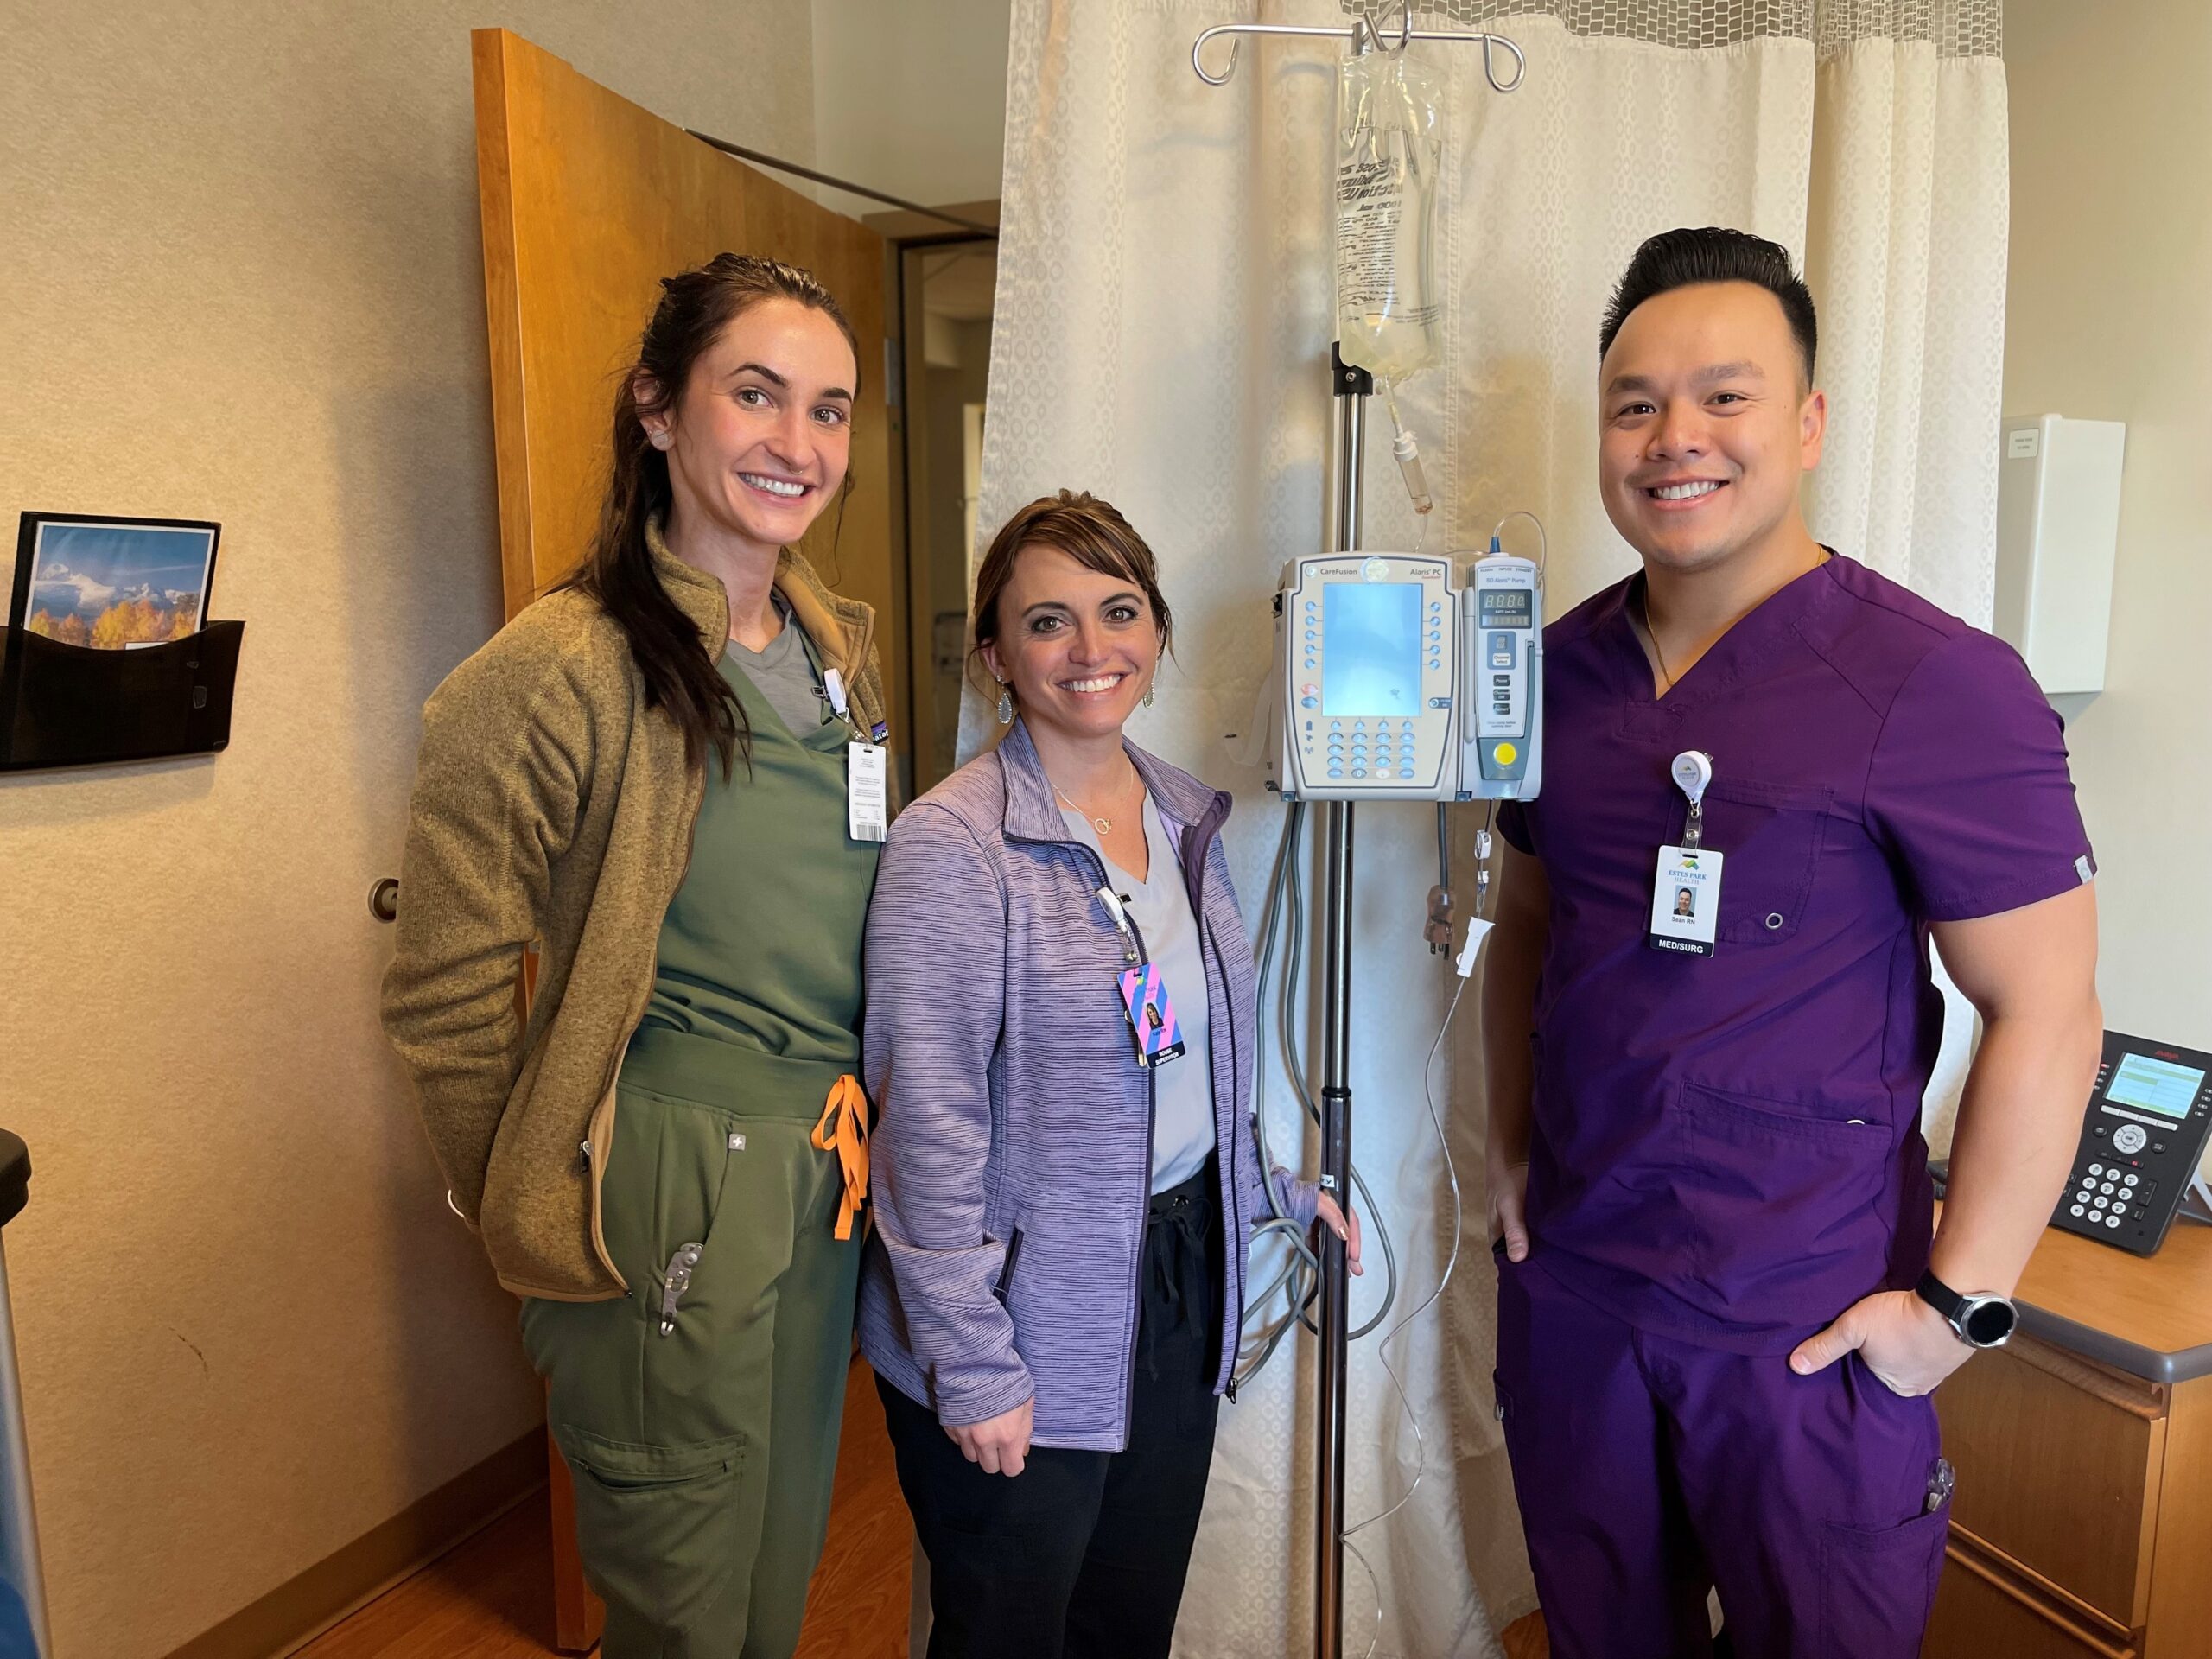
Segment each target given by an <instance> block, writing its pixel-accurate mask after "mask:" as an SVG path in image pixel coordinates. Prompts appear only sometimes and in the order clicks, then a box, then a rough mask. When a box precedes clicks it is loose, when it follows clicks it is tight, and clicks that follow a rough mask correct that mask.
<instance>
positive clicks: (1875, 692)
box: [1499, 556, 2094, 1354]
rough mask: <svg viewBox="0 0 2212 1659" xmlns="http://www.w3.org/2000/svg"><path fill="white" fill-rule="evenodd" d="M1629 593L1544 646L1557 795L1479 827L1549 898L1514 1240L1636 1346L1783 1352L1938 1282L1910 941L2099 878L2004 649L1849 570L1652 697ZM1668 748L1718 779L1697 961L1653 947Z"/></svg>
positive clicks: (1921, 1014)
mask: <svg viewBox="0 0 2212 1659" xmlns="http://www.w3.org/2000/svg"><path fill="white" fill-rule="evenodd" d="M1642 582H1643V578H1642V577H1641V576H1640V575H1638V576H1634V577H1630V579H1629V580H1628V581H1625V582H1620V583H1618V584H1617V585H1616V586H1614V587H1611V588H1607V589H1606V590H1605V592H1603V593H1601V594H1598V595H1597V596H1596V597H1595V598H1593V599H1591V600H1590V601H1587V602H1586V603H1585V604H1583V605H1581V606H1579V607H1576V608H1575V609H1574V610H1573V611H1572V612H1570V613H1568V614H1567V615H1566V616H1565V617H1562V618H1561V619H1560V620H1559V621H1557V622H1555V623H1554V624H1553V625H1552V626H1550V627H1549V628H1548V629H1547V630H1546V631H1545V634H1544V653H1545V658H1544V667H1545V683H1544V720H1545V726H1546V741H1547V743H1548V746H1549V750H1550V753H1549V754H1548V758H1547V762H1546V765H1545V768H1544V773H1545V775H1544V789H1543V793H1542V796H1541V798H1539V799H1537V800H1535V801H1533V802H1529V803H1528V804H1525V805H1508V806H1507V807H1506V809H1505V810H1504V811H1503V812H1502V813H1501V814H1500V815H1499V826H1500V829H1502V831H1503V834H1504V835H1505V836H1506V838H1507V839H1508V840H1509V841H1510V842H1512V843H1513V844H1514V845H1515V846H1516V847H1517V848H1519V849H1521V850H1522V851H1523V852H1525V853H1532V854H1534V855H1535V856H1536V857H1537V858H1539V859H1541V861H1542V862H1543V865H1544V869H1545V874H1547V876H1548V878H1549V880H1550V883H1551V892H1552V912H1551V943H1550V946H1549V949H1548V951H1547V952H1546V955H1545V958H1544V964H1543V973H1542V977H1541V981H1540V982H1539V985H1538V988H1537V993H1536V1007H1535V1038H1534V1046H1535V1079H1536V1081H1535V1133H1534V1135H1533V1138H1532V1141H1531V1147H1530V1153H1529V1227H1530V1230H1531V1234H1532V1236H1533V1238H1534V1241H1535V1246H1534V1248H1535V1251H1536V1252H1537V1255H1538V1257H1539V1259H1541V1262H1543V1264H1544V1265H1545V1267H1546V1268H1548V1269H1549V1270H1550V1271H1552V1272H1553V1273H1554V1274H1555V1275H1556V1276H1558V1277H1559V1278H1560V1279H1561V1280H1562V1281H1565V1282H1566V1283H1567V1285H1568V1287H1570V1288H1572V1289H1573V1290H1576V1291H1578V1292H1580V1294H1582V1295H1583V1296H1584V1297H1586V1299H1587V1300H1591V1301H1593V1302H1595V1303H1597V1304H1598V1305H1599V1306H1601V1307H1603V1308H1605V1309H1606V1310H1608V1311H1609V1312H1611V1313H1615V1314H1617V1315H1618V1317H1620V1318H1622V1319H1626V1320H1627V1321H1629V1322H1630V1324H1633V1325H1637V1326H1639V1327H1641V1328H1643V1329H1646V1330H1649V1331H1652V1332H1661V1333H1665V1334H1669V1335H1673V1336H1677V1337H1681V1338H1688V1339H1689V1340H1691V1341H1694V1342H1700V1343H1703V1344H1708V1345H1710V1346H1713V1347H1718V1348H1723V1349H1728V1350H1732V1351H1736V1352H1739V1353H1747V1354H1764V1353H1780V1352H1785V1351H1788V1350H1789V1349H1790V1348H1792V1347H1794V1346H1795V1345H1796V1344H1797V1343H1798V1342H1799V1341H1801V1340H1802V1339H1803V1338H1805V1337H1806V1336H1808V1335H1809V1334H1811V1333H1812V1332H1814V1331H1815V1330H1818V1329H1819V1328H1820V1327H1821V1326H1823V1325H1827V1323H1828V1322H1829V1321H1830V1320H1832V1319H1834V1317H1835V1316H1836V1315H1837V1314H1838V1313H1841V1312H1842V1311H1843V1310H1844V1309H1845V1308H1847V1307H1848V1306H1850V1305H1851V1304H1852V1303H1853V1302H1854V1301H1856V1300H1859V1298H1860V1297H1862V1296H1866V1295H1868V1294H1872V1293H1873V1292H1875V1291H1878V1290H1883V1289H1904V1288H1909V1287H1911V1286H1912V1285H1913V1284H1914V1283H1915V1282H1916V1281H1917V1280H1918V1278H1919V1276H1920V1274H1921V1273H1922V1271H1923V1269H1924V1268H1925V1267H1926V1266H1927V1262H1928V1249H1929V1242H1930V1237H1931V1235H1932V1232H1933V1228H1934V1210H1933V1193H1932V1189H1931V1188H1930V1185H1929V1179H1928V1171H1927V1147H1926V1143H1925V1142H1924V1141H1923V1140H1922V1138H1921V1133H1920V1103H1921V1096H1922V1093H1923V1090H1925V1089H1926V1087H1927V1084H1928V1078H1929V1072H1930V1071H1931V1070H1932V1069H1933V1067H1934V1065H1935V1061H1936V1050H1937V1047H1938V1045H1939V1043H1940V1041H1941V1039H1942V1027H1943V1007H1942V997H1941V995H1939V994H1938V993H1937V991H1936V988H1935V986H1934V984H1933V982H1932V981H1931V979H1930V977H1929V957H1928V925H1929V923H1931V922H1939V921H1951V920H1959V919H1963V918H1970V917H1977V916H1993V915H1997V914H1999V913H2000V912H2005V911H2008V910H2014V909H2017V908H2018V907H2020V906H2024V905H2031V904H2034V903H2036V902H2037V901H2038V900H2040V899H2049V898H2050V897H2052V896H2054V895H2056V894H2057V893H2063V892H2065V891H2067V890H2068V889H2069V888H2072V887H2079V886H2081V885H2082V884H2083V883H2084V882H2086V881H2088V880H2089V879H2090V877H2091V876H2092V874H2094V863H2093V862H2092V860H2091V855H2090V851H2089V845H2088V836H2086V834H2085V833H2084V831H2083V829H2082V818H2081V814H2080V811H2079V810H2078V809H2077V808H2076V806H2075V800H2074V786H2073V783H2072V780H2071V779H2069V776H2068V774H2067V769H2066V746H2065V741H2064V738H2063V728H2062V726H2061V723H2060V721H2059V720H2058V717H2057V715H2056V714H2054V713H2053V712H2052V710H2051V709H2050V705H2049V704H2048V703H2046V702H2044V697H2043V694H2042V693H2041V691H2040V690H2038V689H2037V686H2036V683H2035V682H2034V680H2033V679H2032V678H2031V677H2030V676H2029V674H2028V671H2027V667H2026V665H2025V664H2024V663H2022V662H2021V660H2020V659H2019V658H2018V656H2017V655H2016V654H2015V653H2014V652H2013V651H2012V648H2011V647H2010V646H2008V645H2005V644H2003V643H2002V642H2001V641H1999V640H1998V639H1993V637H1991V636H1990V635H1988V634H1986V633H1984V632H1980V630H1979V629H1976V628H1973V627H1970V626H1967V624H1966V623H1964V622H1961V621H1960V620H1958V619H1957V618H1955V617H1953V616H1949V615H1947V614H1945V613H1943V612H1942V611H1939V610H1937V609H1936V607H1934V606H1932V605H1929V603H1927V602H1926V601H1924V600H1922V599H1919V598H1917V597H1916V596H1915V595H1914V594H1911V593H1910V592H1908V591H1907V590H1906V589H1904V588H1900V587H1898V586H1897V584H1896V583H1894V582H1890V581H1887V580H1886V579H1885V578H1884V577H1882V576H1879V575H1876V574H1875V573H1874V572H1873V571H1872V570H1869V569H1866V567H1865V566H1864V565H1861V564H1859V563H1857V562H1856V561H1854V560H1852V559H1848V558H1845V557H1842V556H1834V557H1832V558H1830V559H1829V560H1828V561H1827V563H1824V564H1822V565H1821V566H1820V567H1819V568H1818V569H1815V570H1812V571H1810V572H1808V573H1807V574H1806V575H1802V576H1801V577H1799V578H1798V579H1797V580H1796V581H1795V582H1791V583H1790V584H1789V586H1787V587H1785V588H1783V589H1782V590H1781V591H1780V592H1778V593H1777V594H1774V595H1773V596H1772V597H1770V599H1768V600H1767V601H1765V602H1764V604H1762V605H1761V606H1759V607H1758V609H1756V610H1754V611H1753V612H1752V613H1751V614H1750V615H1748V616H1746V617H1745V618H1744V619H1743V620H1741V621H1740V622H1738V623H1737V624H1736V626H1734V627H1733V628H1732V629H1730V630H1729V631H1728V632H1727V633H1726V635H1725V636H1724V637H1723V638H1722V639H1720V641H1719V643H1718V644H1717V645H1714V646H1713V649H1712V650H1711V651H1709V652H1707V653H1706V655H1705V656H1704V658H1701V659H1700V661H1699V662H1698V663H1697V664H1695V665H1694V667H1693V668H1691V669H1690V671H1688V673H1687V674H1685V675H1683V676H1682V677H1681V680H1680V681H1679V682H1677V683H1675V686H1674V687H1673V688H1672V689H1671V690H1669V692H1668V694H1667V695H1666V696H1664V697H1662V698H1659V699H1657V700H1656V701H1655V700H1654V698H1653V696H1652V681H1651V671H1650V669H1649V667H1648V666H1647V664H1646V659H1645V657H1644V654H1643V647H1642V646H1641V645H1640V644H1639V643H1638V641H1637V635H1636V632H1635V629H1634V627H1633V626H1632V625H1631V623H1630V613H1629V609H1628V607H1629V606H1630V604H1631V603H1635V602H1637V596H1640V594H1641V588H1642ZM1684 749H1702V750H1704V751H1705V752H1706V753H1707V754H1709V755H1711V756H1712V757H1713V783H1712V785H1711V786H1710V788H1709V789H1708V791H1707V794H1706V798H1705V828H1704V844H1705V845H1706V846H1707V847H1708V848H1711V849H1715V850H1717V851H1719V852H1720V853H1721V854H1723V855H1725V856H1724V860H1723V868H1722V878H1721V887H1720V917H1719V936H1718V939H1717V941H1716V951H1715V954H1714V955H1713V956H1712V957H1691V956H1681V955H1675V954H1672V953H1669V952H1664V951H1661V950H1653V949H1651V948H1650V947H1649V945H1647V944H1645V942H1644V941H1645V934H1646V931H1647V924H1648V921H1649V913H1650V906H1651V896H1652V883H1653V880H1654V877H1655V875H1656V865H1657V857H1658V849H1659V847H1660V845H1661V844H1662V842H1680V841H1681V836H1682V829H1683V821H1684V817H1685V815H1686V813H1687V810H1688V802H1687V801H1686V800H1685V799H1684V798H1683V796H1682V794H1681V791H1680V790H1679V789H1677V788H1676V787H1675V785H1674V783H1673V782H1672V780H1671V779H1670V778H1669V763H1670V762H1671V761H1672V760H1673V759H1674V757H1675V755H1676V754H1678V753H1681V751H1682V750H1684Z"/></svg>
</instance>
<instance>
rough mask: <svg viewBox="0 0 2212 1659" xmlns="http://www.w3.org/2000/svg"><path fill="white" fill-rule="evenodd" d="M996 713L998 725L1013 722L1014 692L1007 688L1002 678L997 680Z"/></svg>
mask: <svg viewBox="0 0 2212 1659" xmlns="http://www.w3.org/2000/svg"><path fill="white" fill-rule="evenodd" d="M998 715H999V724H1000V725H1001V726H1011V725H1013V724H1014V693H1013V692H1012V691H1010V690H1007V683H1006V682H1005V681H1004V680H1001V681H1000V682H999V708H998Z"/></svg>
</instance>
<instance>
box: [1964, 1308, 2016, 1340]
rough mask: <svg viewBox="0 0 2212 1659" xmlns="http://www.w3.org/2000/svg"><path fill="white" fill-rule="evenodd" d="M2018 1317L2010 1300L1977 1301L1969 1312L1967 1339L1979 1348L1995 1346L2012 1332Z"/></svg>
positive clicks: (1967, 1317)
mask: <svg viewBox="0 0 2212 1659" xmlns="http://www.w3.org/2000/svg"><path fill="white" fill-rule="evenodd" d="M2018 1319H2019V1315H2018V1313H2014V1312H2013V1310H2012V1303H2010V1302H2007V1301H2003V1300H1997V1299H1995V1298H1993V1299H1991V1300H1988V1301H1986V1302H1977V1303H1975V1304H1974V1306H1973V1307H1971V1308H1970V1309H1968V1310H1967V1316H1966V1321H1965V1323H1966V1336H1967V1341H1968V1342H1970V1343H1972V1344H1974V1346H1975V1347H1977V1348H1993V1347H1995V1346H1996V1345H1997V1344H1999V1343H2000V1342H2002V1341H2004V1340H2005V1338H2007V1337H2009V1336H2011V1335H2012V1326H2013V1325H2014V1324H2015V1323H2016V1322H2017V1321H2018Z"/></svg>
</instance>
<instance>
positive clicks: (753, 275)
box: [561, 253, 861, 778]
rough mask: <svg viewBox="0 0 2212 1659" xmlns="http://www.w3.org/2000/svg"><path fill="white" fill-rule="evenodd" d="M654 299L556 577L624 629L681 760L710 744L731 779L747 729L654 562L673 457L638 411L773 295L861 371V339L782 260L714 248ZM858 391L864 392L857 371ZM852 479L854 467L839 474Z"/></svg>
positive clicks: (648, 697) (676, 383) (816, 282)
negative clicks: (842, 348) (819, 320)
mask: <svg viewBox="0 0 2212 1659" xmlns="http://www.w3.org/2000/svg"><path fill="white" fill-rule="evenodd" d="M660 286H661V296H660V302H659V303H658V305H656V306H655V307H654V308H653V315H652V321H649V322H648V323H646V324H645V335H644V337H643V338H642V339H640V340H639V342H638V356H637V360H636V361H635V362H634V363H632V365H630V367H629V368H628V369H627V370H626V371H625V372H624V373H623V375H622V384H621V389H620V391H617V392H616V393H615V396H614V464H613V471H612V473H611V474H610V476H609V477H608V480H607V497H606V499H605V500H604V501H603V502H601V505H600V511H599V528H598V531H596V532H595V533H594V536H593V537H592V544H591V550H590V552H588V554H586V555H585V556H584V561H583V563H582V564H581V565H579V566H578V567H577V569H575V572H574V574H572V575H569V577H568V579H567V580H566V581H564V582H562V583H561V586H562V587H563V588H575V590H576V591H578V592H579V593H585V594H590V595H591V596H592V597H593V598H594V599H595V600H597V601H599V603H600V605H601V607H602V608H603V609H604V610H605V611H606V612H607V614H608V615H609V616H611V617H613V619H614V620H615V621H616V622H617V623H619V624H620V626H621V628H622V632H624V633H626V634H627V635H628V636H629V639H630V652H631V654H632V656H633V657H635V658H637V660H638V671H639V673H641V674H642V675H644V676H645V705H646V707H648V708H663V709H667V710H668V712H669V714H670V715H671V717H672V718H673V719H674V720H675V721H676V723H677V725H678V726H680V727H681V728H683V757H684V760H685V762H686V764H687V765H689V766H694V767H697V766H704V765H705V764H706V759H707V751H708V749H709V747H712V748H713V750H714V751H715V753H717V754H719V755H720V756H721V762H722V776H723V777H725V778H727V777H728V776H729V775H730V772H731V771H732V769H733V768H734V766H735V764H736V756H737V754H738V753H739V752H740V751H741V750H743V751H744V752H745V753H746V756H747V762H748V763H749V762H750V760H751V747H752V733H751V731H750V729H749V728H747V724H746V720H745V711H744V709H742V708H741V706H740V705H739V703H738V701H737V698H736V696H735V695H734V693H733V692H732V691H731V690H730V689H729V686H728V683H727V682H726V681H724V680H723V678H722V677H721V670H720V669H719V668H718V667H716V666H715V655H716V653H715V652H712V651H709V649H708V648H707V643H706V641H704V640H703V639H701V638H700V637H699V630H698V629H697V628H696V627H695V626H693V625H692V622H691V620H690V618H689V617H687V616H685V615H684V613H683V609H682V607H679V606H678V605H677V602H676V601H674V600H673V599H671V598H670V597H669V594H668V590H667V589H666V588H663V587H662V586H661V584H660V578H659V576H658V575H656V574H655V573H654V571H653V559H652V551H651V550H650V549H648V548H647V547H646V545H645V525H646V524H647V522H648V521H650V520H652V519H655V518H658V519H660V520H662V521H663V523H665V522H666V519H667V515H668V507H669V502H670V499H671V495H670V490H669V482H668V457H667V456H666V455H664V454H662V453H661V452H660V451H659V450H658V449H657V448H654V447H653V444H652V439H651V438H650V437H649V436H648V435H647V434H646V431H645V421H644V418H643V417H644V416H647V415H658V414H661V413H662V412H664V410H671V409H674V408H676V407H677V405H678V404H680V402H681V401H682V399H683V389H684V387H685V386H687V385H690V380H691V368H692V365H694V364H695V363H696V362H697V361H698V360H699V359H700V357H701V356H702V354H703V353H705V352H706V351H707V349H708V348H709V346H712V345H713V344H714V343H715V340H717V339H718V338H720V336H721V332H722V330H723V329H725V328H727V327H729V325H730V324H731V323H732V322H734V321H736V320H737V319H738V318H739V317H741V316H743V315H745V314H746V313H747V311H750V310H751V309H753V307H755V306H756V305H760V304H761V303H763V302H766V301H768V300H793V301H796V302H798V303H799V304H800V305H804V306H806V307H809V308H811V309H813V310H816V311H819V312H821V313H822V314H823V315H824V316H826V317H828V318H829V321H832V322H834V323H836V325H837V329H838V332H839V333H841V334H843V335H844V337H845V343H846V344H847V345H849V346H851V347H852V348H853V361H854V363H855V365H856V367H855V372H857V365H858V364H859V362H860V356H861V347H860V339H859V336H857V335H856V334H854V333H853V325H852V324H851V323H849V322H848V321H846V320H845V314H844V312H843V311H842V310H841V309H839V308H838V305H837V302H836V300H834V299H832V298H831V297H830V295H829V289H826V288H824V287H823V285H822V283H821V281H820V279H819V278H817V277H816V276H815V275H814V273H813V272H811V271H809V270H801V269H800V268H799V267H798V266H797V265H787V264H784V263H783V262H782V261H781V260H778V259H762V258H759V257H755V256H753V255H752V254H747V253H718V254H716V255H715V257H713V258H712V259H709V261H708V262H707V263H706V264H703V265H701V266H700V267H699V268H698V269H697V270H687V271H684V272H683V273H681V274H680V275H678V276H675V277H662V278H661V283H660ZM853 390H854V391H855V392H857V391H859V390H860V383H859V381H858V380H857V379H856V380H855V382H854V384H853ZM845 482H846V484H847V486H850V485H851V483H852V478H851V475H850V474H847V476H846V480H845Z"/></svg>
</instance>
